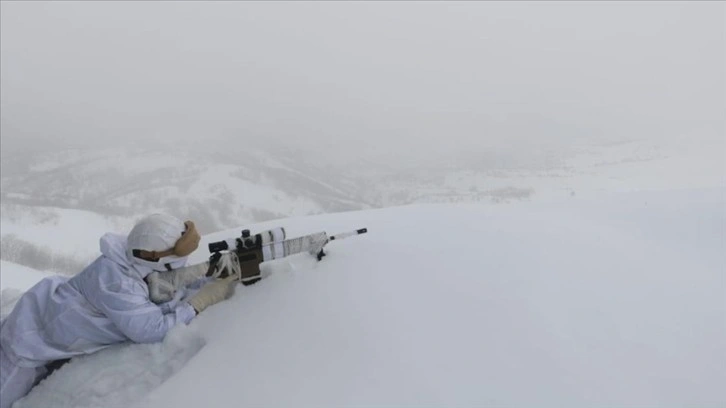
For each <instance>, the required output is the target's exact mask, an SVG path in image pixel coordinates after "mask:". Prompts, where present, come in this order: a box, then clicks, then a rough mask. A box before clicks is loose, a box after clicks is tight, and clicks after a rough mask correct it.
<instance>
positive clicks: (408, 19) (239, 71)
mask: <svg viewBox="0 0 726 408" xmlns="http://www.w3.org/2000/svg"><path fill="white" fill-rule="evenodd" d="M1 4H2V5H1V7H2V9H1V13H0V15H1V18H2V21H1V25H0V27H1V33H0V34H1V37H0V38H1V42H2V43H1V47H2V48H1V51H2V54H1V67H0V68H1V76H2V78H1V79H2V81H1V88H0V89H1V102H2V123H1V125H2V128H1V130H2V134H1V136H2V147H3V150H4V151H5V150H10V151H12V150H14V149H16V148H18V147H19V146H23V145H26V146H33V147H37V146H43V145H46V146H47V145H49V144H51V145H53V146H54V147H58V146H63V145H78V144H79V143H90V142H93V143H94V144H96V145H107V144H111V143H114V142H118V141H119V140H121V139H123V140H125V141H128V142H130V143H143V141H145V140H149V138H155V137H158V138H165V139H169V140H179V141H180V142H184V141H187V140H198V139H203V140H210V141H211V140H225V138H228V139H229V138H237V139H240V140H246V139H255V140H258V141H259V140H262V141H270V142H275V143H290V144H304V145H306V146H321V147H323V148H325V149H328V150H326V152H329V154H330V155H339V156H341V157H352V156H356V155H362V154H363V155H366V154H370V155H376V154H378V155H387V157H391V156H394V157H395V156H396V155H400V156H404V155H419V156H426V155H429V154H431V155H435V154H437V153H441V152H458V151H469V152H470V151H476V150H477V149H482V150H483V149H487V148H510V149H522V150H526V149H537V148H539V147H540V146H541V145H542V144H546V145H550V146H563V147H564V146H567V145H570V144H573V143H604V142H609V141H615V140H623V139H654V140H660V141H663V143H667V142H669V141H672V140H676V139H681V140H682V139H687V138H691V139H692V140H694V142H697V141H698V140H700V139H701V138H703V139H705V138H710V139H712V140H713V139H719V138H721V139H722V138H724V134H726V129H725V127H726V125H725V122H726V119H725V115H726V113H725V112H726V96H725V95H726V81H725V77H726V29H725V27H726V4H725V3H719V2H700V3H686V2H663V3H659V2H644V3H629V2H614V3H609V4H608V3H599V2H592V1H587V2H581V3H574V2H561V3H544V2H536V3H528V2H513V3H496V2H461V3H453V2H421V3H419V2H395V3H392V2H368V3H364V2H349V1H346V2H337V3H334V2H295V3H288V2H268V3H263V2H259V3H258V2H231V1H226V2H213V3H212V2H190V1H187V2H170V1H169V2H150V3H149V2H140V1H139V2H137V1H132V2H111V1H103V2H85V1H84V2H49V3H43V2H38V1H32V2H7V1H3V2H2V3H1ZM5 153H7V151H5Z"/></svg>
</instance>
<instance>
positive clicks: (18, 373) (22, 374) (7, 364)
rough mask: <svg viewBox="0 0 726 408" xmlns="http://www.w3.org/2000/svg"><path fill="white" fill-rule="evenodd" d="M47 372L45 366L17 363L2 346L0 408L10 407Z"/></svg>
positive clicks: (0, 354) (0, 355)
mask: <svg viewBox="0 0 726 408" xmlns="http://www.w3.org/2000/svg"><path fill="white" fill-rule="evenodd" d="M0 326H2V323H0ZM46 373H47V370H46V368H45V367H35V368H27V367H19V366H17V365H15V364H14V363H13V362H12V361H11V360H10V358H9V357H8V356H7V354H5V351H4V350H3V349H2V346H0V408H10V406H11V405H13V403H14V402H15V401H17V400H19V399H20V398H23V397H24V396H25V395H26V394H27V393H28V392H30V389H31V388H33V386H34V385H35V384H36V383H37V382H38V381H40V380H41V379H42V378H43V377H44V376H45V374H46Z"/></svg>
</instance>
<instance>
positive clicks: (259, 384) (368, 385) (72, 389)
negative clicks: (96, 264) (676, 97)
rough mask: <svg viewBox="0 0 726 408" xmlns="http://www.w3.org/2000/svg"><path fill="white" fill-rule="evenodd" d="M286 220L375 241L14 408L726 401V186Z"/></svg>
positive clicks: (255, 290)
mask: <svg viewBox="0 0 726 408" xmlns="http://www.w3.org/2000/svg"><path fill="white" fill-rule="evenodd" d="M274 225H284V226H285V227H286V228H287V229H288V233H289V235H290V236H295V235H298V234H303V233H308V232H314V231H318V230H326V231H328V232H330V233H335V232H340V231H347V230H350V229H353V228H359V227H368V228H369V231H370V232H369V233H368V234H367V235H363V236H360V237H355V238H351V239H350V240H344V241H340V242H332V243H331V244H330V245H329V249H328V252H329V256H328V257H326V258H325V259H324V260H323V261H322V262H320V263H317V262H315V261H314V260H313V259H312V257H309V256H306V255H298V256H294V257H290V258H288V259H285V260H280V261H275V262H272V263H269V264H266V265H264V266H265V268H269V269H270V270H271V271H272V275H271V276H270V277H269V278H267V279H266V280H264V281H262V282H259V283H258V284H256V285H253V286H250V287H243V286H240V287H239V288H238V290H237V293H236V294H235V296H234V297H233V298H231V299H229V300H228V301H225V302H223V303H221V304H219V305H216V306H214V307H212V308H210V309H208V310H207V311H205V312H204V313H203V314H202V315H200V316H199V317H198V318H197V319H195V320H194V321H193V322H192V323H191V324H190V325H189V326H183V327H178V328H176V329H175V330H174V331H172V333H170V335H169V336H167V339H166V340H165V341H164V342H163V343H160V344H154V345H121V346H116V347H112V348H109V349H107V350H104V351H102V352H100V353H97V354H95V355H91V356H86V357H83V358H78V359H75V360H73V361H72V362H70V363H69V364H67V365H65V366H64V367H63V368H61V369H60V370H59V371H58V372H56V373H55V374H54V375H52V376H51V377H50V378H48V379H47V380H45V381H43V382H42V383H41V384H40V385H38V386H37V387H36V388H35V389H34V390H33V391H32V392H31V393H30V394H29V396H28V397H26V398H25V399H23V400H21V401H19V403H18V404H17V405H16V406H15V408H18V407H20V408H24V407H71V406H73V407H126V406H134V407H175V408H179V407H195V408H196V407H199V406H214V407H233V406H234V407H237V406H275V407H285V406H296V407H297V406H336V407H337V406H384V405H385V406H404V405H406V406H562V407H583V406H593V407H594V406H617V407H625V406H699V407H709V406H710V407H717V406H724V405H725V404H726V391H725V389H724V387H723V384H724V383H726V302H724V298H725V297H726V276H725V274H726V259H725V258H724V254H725V253H726V231H725V229H726V189H713V190H684V191H664V192H642V193H627V194H625V193H623V194H611V195H608V196H606V197H603V198H601V199H599V200H584V199H571V200H569V201H566V202H559V203H520V204H512V205H508V206H478V205H471V204H467V205H451V204H446V205H415V206H407V207H398V208H389V209H382V210H369V211H361V212H349V213H337V214H328V215H320V216H311V217H298V218H290V219H286V220H281V221H279V222H266V223H262V224H258V225H257V226H256V228H257V229H262V228H267V227H270V226H274ZM238 233H239V232H238V231H236V230H234V231H232V230H230V231H225V232H221V233H217V234H213V235H211V236H206V237H205V240H206V241H209V240H210V239H218V238H221V237H228V236H235V235H237V234H238ZM204 252H205V251H203V250H199V251H197V252H196V253H195V254H194V255H193V256H194V257H195V259H196V260H202V259H204V258H205V256H206V254H205V253H204ZM7 268H10V266H7V264H3V273H5V271H6V269H7Z"/></svg>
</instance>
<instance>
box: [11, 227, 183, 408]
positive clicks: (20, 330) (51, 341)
mask: <svg viewBox="0 0 726 408" xmlns="http://www.w3.org/2000/svg"><path fill="white" fill-rule="evenodd" d="M126 239H127V238H126V236H124V235H118V234H106V235H104V236H103V237H101V240H100V245H101V254H102V255H101V256H100V257H99V258H97V259H96V260H95V261H94V262H93V263H91V264H90V265H89V266H88V267H86V269H84V270H83V271H82V272H81V273H79V274H78V275H76V276H74V277H72V278H68V277H63V276H53V277H49V278H45V279H43V280H42V281H40V282H38V283H37V284H36V285H35V286H33V287H32V288H30V289H29V290H28V291H27V292H26V293H25V294H24V295H23V296H22V297H21V298H20V300H19V301H18V303H17V304H16V305H15V308H14V309H13V311H12V312H11V313H10V315H8V317H7V318H6V319H4V320H3V321H2V322H0V408H9V407H10V406H11V405H12V404H13V403H14V402H15V401H16V400H18V399H20V398H22V397H23V396H25V394H27V393H28V392H29V391H30V389H31V388H32V387H33V385H34V384H35V383H37V382H38V381H40V379H42V378H43V377H44V376H45V375H46V373H47V370H46V369H45V366H46V365H47V364H48V363H50V362H51V361H54V360H60V359H66V358H70V357H73V356H77V355H81V354H89V353H93V352H95V351H98V350H101V349H103V348H105V347H108V346H109V345H112V344H116V343H121V342H126V341H133V342H136V343H152V342H158V341H161V340H162V339H163V338H164V336H165V335H166V333H167V332H168V331H169V330H170V329H171V328H172V327H173V326H175V325H176V324H178V323H185V324H186V323H188V322H189V321H190V320H192V319H193V318H194V316H195V314H196V313H195V311H194V308H192V306H191V305H189V304H188V303H186V302H178V300H172V301H170V302H168V303H165V304H162V305H156V304H154V303H152V302H151V301H150V299H149V289H148V287H147V285H146V282H145V281H144V277H146V276H147V275H148V274H149V273H151V272H152V271H153V270H152V268H151V267H149V266H145V265H141V264H138V263H132V262H131V261H130V260H129V258H128V257H127V244H126ZM185 262H186V259H183V260H180V263H181V264H182V265H183V263H185ZM179 266H181V265H179ZM194 286H197V285H194ZM177 299H178V298H177Z"/></svg>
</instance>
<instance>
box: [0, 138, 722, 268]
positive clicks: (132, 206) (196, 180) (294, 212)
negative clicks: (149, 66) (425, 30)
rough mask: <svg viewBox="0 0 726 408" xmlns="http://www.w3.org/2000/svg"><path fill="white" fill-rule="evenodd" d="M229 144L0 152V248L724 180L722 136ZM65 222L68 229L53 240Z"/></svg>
mask: <svg viewBox="0 0 726 408" xmlns="http://www.w3.org/2000/svg"><path fill="white" fill-rule="evenodd" d="M240 146H242V147H244V148H240ZM240 146H231V145H230V146H227V145H224V146H222V145H220V144H213V143H210V144H209V145H206V144H204V143H200V144H199V145H194V146H187V145H184V146H174V145H144V146H143V147H139V148H106V149H97V148H91V147H89V148H84V149H67V150H60V151H46V152H45V153H38V152H36V153H32V154H22V153H17V154H12V155H11V154H8V153H7V152H4V154H3V158H2V179H1V180H2V188H1V189H0V210H1V211H0V221H1V223H0V230H1V233H2V248H1V250H0V255H1V256H2V259H3V260H6V261H11V262H16V263H21V264H24V265H26V266H30V267H33V268H37V269H44V270H45V269H52V270H55V271H58V272H63V273H69V274H72V273H76V272H77V271H78V270H79V268H80V267H81V265H83V264H84V263H86V262H87V261H88V260H89V259H91V258H93V257H95V256H96V254H97V250H96V240H97V237H98V236H99V235H100V234H101V233H102V232H104V231H118V232H126V231H128V230H129V229H130V228H131V226H132V225H133V223H134V221H135V220H136V219H138V218H139V217H141V216H143V215H146V214H148V213H150V212H154V211H160V212H165V213H170V214H173V215H176V216H178V217H180V218H183V219H193V220H195V222H196V223H197V225H198V227H199V229H200V230H201V231H202V232H203V233H210V232H213V231H219V230H224V229H228V228H232V227H235V228H236V227H237V226H240V225H252V224H254V223H257V222H262V221H266V220H272V219H280V218H285V217H291V216H303V215H313V214H321V213H332V212H339V211H352V210H361V209H369V208H380V207H386V206H396V205H405V204H413V203H480V204H501V203H510V202H520V201H541V200H543V199H545V200H549V199H555V200H561V199H563V198H571V197H574V196H577V197H588V196H591V195H593V194H601V193H603V192H608V191H639V190H644V189H655V190H659V189H669V188H683V187H699V188H708V187H718V186H724V185H726V179H724V174H726V168H724V165H725V164H724V163H726V161H724V160H723V157H722V156H723V148H724V146H723V141H714V143H713V145H703V146H693V145H689V144H684V145H682V146H678V145H669V146H658V145H655V144H653V143H650V142H646V141H623V142H622V143H615V144H610V145H601V146H589V147H587V146H581V147H577V148H575V147H574V146H573V147H572V148H570V149H568V150H565V151H560V150H558V151H550V150H547V149H546V148H543V149H542V150H541V151H538V152H537V153H532V152H530V153H529V154H524V153H523V152H519V151H517V150H516V149H514V150H512V151H510V154H507V153H506V152H502V151H497V152H489V153H487V152H486V151H482V152H471V153H467V154H460V155H458V156H457V157H451V156H443V155H442V156H441V157H440V160H438V161H433V162H426V163H423V162H421V163H418V162H417V163H415V164H406V163H404V162H401V163H398V162H395V163H394V160H393V158H392V160H391V162H380V161H377V162H374V161H371V160H372V159H370V158H364V157H361V158H360V159H358V160H356V161H352V162H348V163H347V165H341V164H337V165H336V164H334V163H331V162H326V161H325V160H324V158H322V156H321V153H316V152H315V151H300V150H299V149H297V150H295V149H291V148H285V147H275V148H270V147H265V148H263V147H254V146H252V145H250V146H248V145H247V144H244V143H240ZM190 152H193V153H190ZM78 231H81V232H78ZM83 231H88V233H84V232H83ZM67 232H72V233H73V234H74V236H75V238H76V239H74V240H65V239H63V238H62V237H63V236H64V234H66V233H67Z"/></svg>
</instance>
